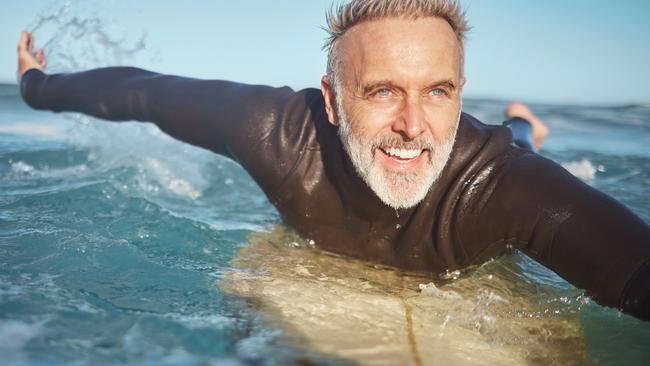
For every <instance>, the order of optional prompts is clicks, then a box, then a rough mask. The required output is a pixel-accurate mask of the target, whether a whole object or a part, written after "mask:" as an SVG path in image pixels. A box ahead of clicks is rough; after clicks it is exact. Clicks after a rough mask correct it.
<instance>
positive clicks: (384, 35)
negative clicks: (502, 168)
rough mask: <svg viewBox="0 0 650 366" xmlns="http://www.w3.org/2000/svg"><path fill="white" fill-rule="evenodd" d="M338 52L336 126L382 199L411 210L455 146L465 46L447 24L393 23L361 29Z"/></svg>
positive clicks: (332, 113) (331, 111)
mask: <svg viewBox="0 0 650 366" xmlns="http://www.w3.org/2000/svg"><path fill="white" fill-rule="evenodd" d="M339 47H340V48H339V55H340V59H341V63H340V66H339V70H338V73H339V74H338V77H339V81H340V85H339V87H338V90H336V91H333V90H332V88H331V83H329V81H328V80H327V79H324V82H323V94H324V96H325V99H326V103H327V104H326V106H327V111H328V117H329V120H330V122H331V123H333V124H335V125H339V135H340V136H341V140H342V142H343V145H344V147H345V150H346V151H347V153H348V155H349V156H350V159H351V160H352V162H353V165H354V166H355V169H356V170H357V172H358V173H359V174H360V175H361V177H362V178H363V179H364V180H365V182H366V183H367V184H368V185H369V186H370V188H371V189H372V190H373V191H374V192H375V193H376V194H377V195H378V196H379V198H380V199H381V200H382V201H383V202H384V203H386V204H387V205H389V206H391V207H394V208H407V207H412V206H414V205H416V204H417V203H419V202H420V201H421V200H422V199H423V198H424V197H425V196H426V194H427V192H428V191H429V189H430V187H431V185H432V184H433V183H434V182H435V180H436V179H437V178H438V176H439V174H440V172H441V170H442V169H443V167H444V166H445V164H446V162H447V160H448V158H449V154H450V152H451V148H452V145H453V143H454V140H455V136H456V129H457V126H458V120H459V116H460V109H461V98H460V94H461V90H462V86H463V83H464V80H463V79H462V75H461V54H460V49H459V42H458V40H457V39H456V36H455V35H454V32H453V30H452V29H451V27H450V26H449V24H448V23H447V22H446V21H444V20H442V19H440V18H421V19H417V20H408V19H401V18H394V19H385V20H378V21H371V22H365V23H361V24H359V25H356V26H355V27H353V28H351V29H350V30H349V31H348V32H347V33H346V34H345V35H344V36H343V38H341V40H340V42H339ZM333 92H337V94H336V98H334V97H333V94H334V93H333Z"/></svg>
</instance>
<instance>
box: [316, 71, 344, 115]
mask: <svg viewBox="0 0 650 366" xmlns="http://www.w3.org/2000/svg"><path fill="white" fill-rule="evenodd" d="M320 90H321V93H323V99H325V113H327V121H329V123H331V124H332V125H334V126H338V125H339V120H338V118H337V116H336V108H335V106H336V95H335V94H334V86H333V85H332V83H331V82H330V79H329V78H328V77H327V75H323V77H322V78H321V79H320Z"/></svg>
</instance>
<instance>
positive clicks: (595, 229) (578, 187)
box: [447, 127, 650, 319]
mask: <svg viewBox="0 0 650 366" xmlns="http://www.w3.org/2000/svg"><path fill="white" fill-rule="evenodd" d="M490 134H491V138H490V139H489V140H491V141H490V142H488V143H486V144H485V145H484V146H483V147H482V148H481V152H480V153H478V154H477V155H476V157H474V158H473V159H471V160H473V161H474V162H475V163H476V162H480V163H478V164H476V168H475V169H470V170H468V172H469V171H471V173H466V174H467V175H466V177H467V179H466V180H465V181H464V182H458V185H457V188H456V190H455V191H454V195H455V197H454V198H453V199H452V201H454V203H453V204H451V205H449V206H448V207H449V209H450V210H449V212H450V213H449V215H450V217H447V220H449V222H451V223H453V225H452V227H453V228H451V229H450V231H451V232H450V233H449V235H450V236H452V237H453V238H454V239H455V241H456V244H462V245H461V246H462V247H463V249H462V250H460V254H458V253H459V249H456V253H457V255H458V256H460V257H463V256H464V259H465V260H466V261H470V262H472V261H474V262H480V261H484V260H486V259H487V256H489V255H491V254H493V253H495V252H498V251H499V250H500V248H502V247H503V246H506V247H507V246H512V247H513V248H518V249H520V250H522V251H524V252H525V253H526V254H528V255H530V256H531V257H532V258H534V259H535V260H537V261H539V262H540V263H542V264H544V265H545V266H546V267H548V268H550V269H551V270H553V271H555V272H556V273H558V274H559V275H560V276H562V277H563V278H565V279H566V280H567V281H569V282H570V283H572V284H574V285H575V286H577V287H579V288H584V289H586V290H587V292H588V294H589V295H591V296H593V297H594V298H595V299H596V300H597V301H598V302H599V303H601V304H604V305H608V306H612V307H617V308H620V309H624V310H625V311H626V312H628V313H632V314H633V315H636V316H638V317H641V318H645V319H648V318H649V317H650V307H649V305H650V303H649V301H650V227H649V226H648V225H647V224H646V223H645V222H643V220H642V219H640V218H639V217H638V216H636V215H635V214H633V213H632V212H631V211H630V210H629V209H627V208H626V207H624V206H623V205H622V204H620V203H619V202H617V201H615V200H614V199H612V198H611V197H609V196H607V195H605V194H603V193H601V192H599V191H597V190H596V189H594V188H592V187H591V186H589V185H587V184H585V183H584V182H582V181H581V180H579V179H578V178H576V177H574V176H573V175H572V174H571V173H569V172H568V171H566V170H565V169H564V168H562V167H561V166H559V165H558V164H556V163H554V162H552V161H550V160H549V159H546V158H544V157H542V156H541V155H538V154H536V153H533V152H531V151H530V150H527V149H521V148H517V147H514V146H508V145H507V144H506V143H504V141H507V140H508V136H507V135H508V133H507V130H505V128H504V127H496V128H493V130H492V131H491V133H490ZM500 140H501V141H500ZM492 145H494V147H492ZM499 145H501V146H503V147H501V148H500V150H501V151H500V152H499V153H490V152H489V151H490V150H495V149H496V150H498V149H499V148H498V147H496V146H499ZM470 165H471V164H470Z"/></svg>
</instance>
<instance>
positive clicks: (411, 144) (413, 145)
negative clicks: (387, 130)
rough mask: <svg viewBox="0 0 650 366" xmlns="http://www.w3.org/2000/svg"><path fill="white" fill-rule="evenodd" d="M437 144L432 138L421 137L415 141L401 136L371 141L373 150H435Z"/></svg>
mask: <svg viewBox="0 0 650 366" xmlns="http://www.w3.org/2000/svg"><path fill="white" fill-rule="evenodd" d="M435 145H436V142H435V141H434V140H433V137H432V136H426V135H420V136H418V137H417V138H415V139H413V140H405V139H404V138H403V137H402V136H400V135H394V134H391V135H384V136H377V137H375V138H374V139H373V140H372V141H371V146H372V149H373V150H374V149H377V148H380V149H389V148H395V149H407V150H430V151H431V150H433V149H434V148H435Z"/></svg>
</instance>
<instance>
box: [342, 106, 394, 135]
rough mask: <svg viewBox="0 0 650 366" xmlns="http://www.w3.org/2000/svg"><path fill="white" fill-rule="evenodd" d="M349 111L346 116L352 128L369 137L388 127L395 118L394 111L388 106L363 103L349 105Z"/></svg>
mask: <svg viewBox="0 0 650 366" xmlns="http://www.w3.org/2000/svg"><path fill="white" fill-rule="evenodd" d="M349 111H350V112H349V115H348V118H349V122H350V125H351V127H352V129H353V130H354V131H355V132H356V133H359V134H361V135H363V136H365V137H369V138H372V137H374V136H376V135H377V134H379V133H381V132H382V131H384V130H387V129H390V128H391V127H390V126H391V125H392V123H393V121H394V120H395V118H396V117H395V113H394V112H393V111H391V110H390V109H388V108H382V107H381V106H379V107H378V106H368V105H364V104H363V103H358V104H356V105H353V106H351V108H349Z"/></svg>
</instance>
